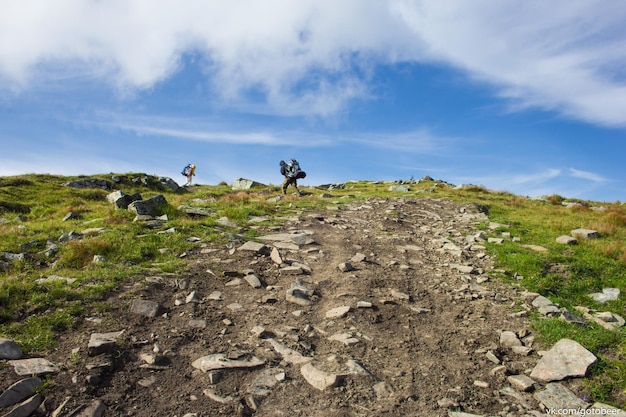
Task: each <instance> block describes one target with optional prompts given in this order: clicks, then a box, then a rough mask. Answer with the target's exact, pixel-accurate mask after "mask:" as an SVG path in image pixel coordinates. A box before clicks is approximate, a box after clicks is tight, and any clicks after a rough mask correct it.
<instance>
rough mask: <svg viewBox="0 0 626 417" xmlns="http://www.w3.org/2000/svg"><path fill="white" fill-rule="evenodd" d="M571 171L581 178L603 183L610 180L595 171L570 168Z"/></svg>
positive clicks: (571, 173) (572, 174) (573, 174)
mask: <svg viewBox="0 0 626 417" xmlns="http://www.w3.org/2000/svg"><path fill="white" fill-rule="evenodd" d="M569 173H570V175H571V176H572V177H574V178H581V179H583V180H588V181H591V182H597V183H603V182H607V181H608V179H606V178H604V177H603V176H601V175H598V174H595V173H593V172H587V171H581V170H579V169H575V168H570V169H569Z"/></svg>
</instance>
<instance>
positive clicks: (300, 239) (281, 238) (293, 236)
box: [259, 233, 315, 246]
mask: <svg viewBox="0 0 626 417" xmlns="http://www.w3.org/2000/svg"><path fill="white" fill-rule="evenodd" d="M259 239H261V240H269V241H273V242H289V243H294V244H296V245H298V246H304V245H310V244H312V243H315V241H314V240H313V239H311V237H310V236H309V235H308V234H306V233H277V234H273V235H265V236H261V237H259Z"/></svg>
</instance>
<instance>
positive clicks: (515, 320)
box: [0, 197, 578, 417]
mask: <svg viewBox="0 0 626 417" xmlns="http://www.w3.org/2000/svg"><path fill="white" fill-rule="evenodd" d="M303 198H306V197H303ZM294 203H295V207H294V211H293V217H291V218H287V219H284V223H283V224H282V226H280V227H269V226H265V225H264V224H265V223H267V222H265V221H264V219H263V218H255V219H251V227H254V228H255V229H257V231H258V234H259V236H260V238H258V239H255V241H254V242H252V241H251V242H246V241H245V240H240V239H237V237H236V236H233V242H232V244H230V245H227V246H226V247H224V246H216V245H213V244H210V243H205V242H202V241H200V240H198V241H197V243H196V248H195V249H194V250H193V251H190V252H189V253H186V254H182V255H181V256H184V257H185V259H186V260H187V261H188V267H187V269H186V270H184V271H180V272H179V273H176V274H162V273H157V272H155V273H154V274H153V275H149V276H141V277H136V280H135V281H134V282H130V283H125V284H124V285H123V287H122V288H120V291H119V292H118V293H116V294H115V295H114V296H112V297H111V298H110V299H109V300H108V304H109V305H110V309H109V310H107V311H104V312H101V313H96V312H92V315H91V316H90V317H87V318H86V319H85V320H84V322H83V323H81V324H80V326H79V327H78V328H77V329H75V330H73V331H72V332H71V333H67V334H64V335H63V337H62V338H61V339H60V340H59V343H58V345H57V346H56V347H55V349H54V350H53V351H51V352H45V353H42V354H41V355H31V356H32V357H35V356H40V357H42V358H45V359H46V360H48V361H50V363H49V364H48V366H51V367H52V369H50V372H47V373H48V375H47V376H45V377H44V378H43V379H44V381H45V384H44V387H43V389H41V391H40V396H39V397H38V400H37V401H39V400H44V399H45V401H44V403H43V405H42V406H39V412H41V410H43V409H45V410H46V411H45V412H44V414H45V415H55V416H72V415H83V416H98V415H104V416H146V417H147V416H150V417H152V416H178V417H182V416H215V415H229V416H230V415H234V416H237V415H239V416H290V417H292V416H307V417H310V416H313V417H315V416H320V417H321V416H325V417H326V416H334V417H339V416H346V417H347V416H425V415H428V416H467V415H479V416H492V415H501V416H525V415H527V416H538V415H545V412H546V407H547V406H546V404H547V402H543V403H542V401H541V396H539V395H537V393H540V392H545V391H546V388H547V386H548V385H550V384H545V383H541V382H540V381H536V380H535V381H533V380H530V381H529V375H530V372H531V370H533V368H534V367H535V365H536V364H537V362H538V361H539V359H540V357H539V355H538V352H537V351H536V346H534V335H533V333H532V331H530V330H529V323H528V319H527V317H526V312H527V310H530V309H531V308H532V306H531V305H530V303H531V301H532V298H525V295H524V294H522V293H518V292H517V290H516V289H515V288H513V287H511V286H509V285H504V284H502V283H501V282H499V280H498V279H496V278H493V277H490V271H491V268H492V260H491V259H490V258H489V256H487V255H486V253H485V248H484V246H483V239H484V237H485V236H484V234H481V233H479V232H478V230H477V229H476V225H477V224H478V223H480V222H482V223H485V222H487V218H486V216H485V215H484V214H483V213H480V212H479V211H478V210H477V207H475V206H472V205H456V204H454V203H452V202H450V201H448V200H442V199H404V198H397V199H376V198H374V199H370V200H367V201H360V202H356V203H353V204H352V205H351V206H348V207H347V209H345V210H341V211H339V210H333V209H332V207H329V209H328V210H326V211H319V212H305V211H302V212H301V211H298V209H297V200H294ZM189 238H190V239H193V236H190V237H189ZM28 358H29V357H28V356H27V357H26V359H28ZM3 362H4V364H3V365H1V366H0V392H2V391H4V390H6V389H7V388H8V387H9V386H10V385H11V384H13V383H15V382H17V381H20V380H24V379H25V378H26V377H27V376H30V375H18V368H17V367H16V368H14V367H13V366H11V365H15V363H14V362H11V363H9V362H7V361H3ZM26 372H27V373H33V371H26ZM563 384H564V385H566V386H567V388H568V389H569V390H570V391H569V392H570V393H576V392H577V389H578V388H577V382H576V380H568V381H567V382H564V383H563ZM1 403H2V401H0V405H1ZM9 410H10V409H9V408H6V409H5V410H4V411H2V410H0V415H3V413H7V412H8V411H9ZM35 413H37V412H35ZM464 413H468V414H464ZM23 415H27V414H23Z"/></svg>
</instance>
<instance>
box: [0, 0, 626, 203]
mask: <svg viewBox="0 0 626 417" xmlns="http://www.w3.org/2000/svg"><path fill="white" fill-rule="evenodd" d="M624 22H626V2H620V1H610V2H607V1H600V0H552V1H545V0H520V1H515V0H510V1H499V0H475V1H471V2H468V1H460V0H459V1H454V0H449V1H441V0H421V1H420V0H341V1H337V0H332V1H331V0H264V1H262V2H261V1H252V0H230V1H228V2H226V1H222V0H216V1H212V0H110V1H96V0H55V1H54V2H51V1H48V0H21V1H19V2H18V1H13V0H0V145H2V148H1V149H2V150H1V151H0V176H10V175H20V174H25V173H49V174H59V175H79V174H96V173H108V172H115V173H126V172H145V173H148V174H156V175H162V176H169V177H172V178H174V179H175V180H176V181H178V182H179V183H183V180H184V178H183V177H182V176H181V175H180V174H179V172H180V170H181V169H182V167H183V166H184V165H185V164H187V163H189V162H191V163H195V164H196V165H197V166H198V168H197V177H196V179H195V182H196V183H201V184H217V183H219V182H220V181H226V182H227V183H232V181H233V180H234V179H235V178H238V177H244V178H250V179H254V180H256V181H259V182H263V183H266V184H278V183H280V182H281V180H282V179H281V177H280V174H279V166H278V162H279V161H280V160H281V159H285V160H287V159H290V158H297V159H298V160H299V161H300V162H301V165H302V168H303V169H304V170H305V171H306V172H307V174H308V175H307V178H306V179H304V180H302V182H301V183H302V185H319V184H326V183H335V182H344V181H349V180H397V179H409V178H411V177H413V178H416V179H417V178H421V177H423V176H425V175H429V176H431V177H433V178H435V179H441V180H444V181H447V182H450V183H453V184H457V185H460V184H481V185H484V186H485V187H487V188H490V189H493V190H503V191H509V192H512V193H515V194H519V195H527V196H531V197H535V196H542V195H549V194H559V195H562V196H564V197H571V198H582V199H590V200H597V201H608V202H613V201H625V200H626V180H625V179H624V173H625V172H626V169H625V168H624V159H625V157H626V25H624Z"/></svg>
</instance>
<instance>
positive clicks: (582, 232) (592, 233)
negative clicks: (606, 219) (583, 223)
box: [570, 229, 600, 239]
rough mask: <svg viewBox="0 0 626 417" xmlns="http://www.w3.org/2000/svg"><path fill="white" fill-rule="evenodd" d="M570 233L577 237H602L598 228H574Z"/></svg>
mask: <svg viewBox="0 0 626 417" xmlns="http://www.w3.org/2000/svg"><path fill="white" fill-rule="evenodd" d="M570 233H571V235H572V236H573V237H575V238H577V239H597V238H599V237H600V235H599V234H598V231H597V230H589V229H576V230H572V231H571V232H570Z"/></svg>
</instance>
